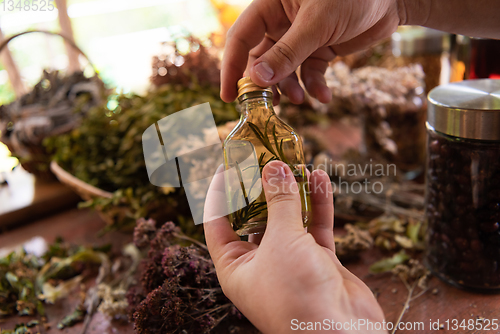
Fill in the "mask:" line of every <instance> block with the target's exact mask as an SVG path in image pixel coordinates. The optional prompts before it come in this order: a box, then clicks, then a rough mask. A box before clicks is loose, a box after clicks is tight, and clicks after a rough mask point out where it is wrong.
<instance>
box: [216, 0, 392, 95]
mask: <svg viewBox="0 0 500 334" xmlns="http://www.w3.org/2000/svg"><path fill="white" fill-rule="evenodd" d="M396 2H397V1H396V0H350V1H337V0H328V1H323V0H320V1H318V0H291V1H280V0H256V1H254V2H252V3H251V4H250V5H249V6H248V8H247V9H246V10H245V11H244V12H243V13H242V14H241V15H240V17H239V18H238V20H237V21H236V23H235V24H234V25H233V27H231V29H230V30H229V32H228V36H227V41H226V51H225V53H224V58H223V61H222V73H221V76H222V89H221V97H222V99H223V100H224V101H226V102H229V101H232V100H234V99H235V98H236V82H237V80H238V79H239V78H241V77H242V75H243V72H244V70H245V68H246V67H247V59H248V58H249V56H250V59H249V62H248V70H249V74H250V76H251V78H252V80H253V81H254V82H255V83H256V84H258V85H260V86H263V87H268V86H271V85H274V84H277V83H278V82H279V83H280V84H279V87H280V89H281V91H282V92H284V93H285V94H286V95H288V96H289V97H290V99H291V101H292V102H294V103H300V102H301V101H302V100H303V98H304V92H303V91H302V88H301V87H300V86H299V84H298V78H297V76H296V75H295V70H296V69H297V67H298V66H299V65H301V64H302V67H301V73H300V75H301V79H302V82H303V83H304V85H305V88H306V89H307V91H308V92H309V94H310V95H311V96H312V97H315V98H317V99H318V100H319V101H321V102H323V103H326V102H328V101H329V100H330V99H331V93H330V91H329V90H328V88H327V87H326V83H325V79H324V76H323V75H324V73H325V70H326V68H327V66H328V62H329V61H331V60H333V59H334V58H335V56H336V55H345V54H348V53H351V52H354V51H358V50H362V49H363V48H366V47H368V46H369V45H370V44H372V43H374V42H375V41H378V40H380V39H382V38H385V37H389V36H390V35H391V34H392V33H393V32H394V31H395V30H396V28H397V26H398V24H399V22H400V20H399V16H398V6H397V4H396Z"/></svg>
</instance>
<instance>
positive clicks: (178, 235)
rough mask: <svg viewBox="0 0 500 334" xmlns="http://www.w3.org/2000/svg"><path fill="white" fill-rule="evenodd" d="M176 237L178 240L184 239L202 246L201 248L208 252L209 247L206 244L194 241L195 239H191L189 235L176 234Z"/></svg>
mask: <svg viewBox="0 0 500 334" xmlns="http://www.w3.org/2000/svg"><path fill="white" fill-rule="evenodd" d="M174 236H175V237H176V238H179V239H183V240H187V241H191V242H192V243H194V244H196V245H198V246H200V247H201V248H203V249H204V250H208V248H207V246H206V245H205V244H204V243H201V242H199V241H198V240H196V239H193V238H190V237H188V236H187V235H184V234H179V233H175V232H174Z"/></svg>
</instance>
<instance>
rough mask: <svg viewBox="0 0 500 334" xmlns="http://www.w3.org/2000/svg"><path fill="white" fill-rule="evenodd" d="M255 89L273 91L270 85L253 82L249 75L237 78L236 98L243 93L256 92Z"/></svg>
mask: <svg viewBox="0 0 500 334" xmlns="http://www.w3.org/2000/svg"><path fill="white" fill-rule="evenodd" d="M256 91H261V92H270V93H272V92H273V90H272V89H271V87H260V86H257V85H256V84H254V83H253V81H252V79H250V77H243V78H241V79H240V80H238V98H239V97H240V96H241V95H243V94H246V93H250V92H256Z"/></svg>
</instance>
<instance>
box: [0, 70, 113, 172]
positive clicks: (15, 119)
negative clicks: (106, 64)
mask: <svg viewBox="0 0 500 334" xmlns="http://www.w3.org/2000/svg"><path fill="white" fill-rule="evenodd" d="M106 95H107V94H106V89H105V87H104V83H103V82H102V81H101V79H100V78H99V77H98V76H93V77H90V78H87V77H86V76H85V75H84V74H83V72H75V73H73V74H71V75H62V74H61V73H59V72H58V71H43V74H42V77H41V79H40V81H39V82H38V83H37V84H36V85H35V86H34V87H33V89H32V90H31V91H30V92H29V93H27V94H25V95H23V96H22V97H20V98H19V99H18V100H16V101H14V102H12V103H11V104H8V105H4V106H0V139H1V140H2V142H4V143H5V144H6V145H7V146H8V147H9V149H10V150H11V151H12V153H13V154H14V155H15V156H16V157H18V158H19V159H20V160H21V163H23V166H24V167H25V168H26V169H27V170H29V171H30V172H33V173H35V174H37V173H38V172H40V173H43V172H46V171H48V163H49V161H50V160H49V155H48V154H47V152H45V150H44V148H43V146H42V141H43V139H44V138H46V137H49V136H55V135H59V134H61V133H66V132H68V131H71V130H72V129H74V128H76V127H77V126H78V125H79V124H80V122H81V119H82V117H84V116H85V115H86V114H87V112H88V111H89V110H90V109H91V108H92V107H95V106H99V105H101V104H102V103H104V102H105V101H106ZM39 175H40V174H39Z"/></svg>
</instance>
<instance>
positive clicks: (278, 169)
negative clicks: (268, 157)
mask: <svg viewBox="0 0 500 334" xmlns="http://www.w3.org/2000/svg"><path fill="white" fill-rule="evenodd" d="M262 185H263V188H264V192H265V194H266V201H267V212H268V213H267V214H268V216H267V227H266V233H268V232H270V233H271V234H274V232H273V231H276V232H277V233H283V232H284V231H291V230H292V231H293V230H297V231H301V232H303V231H304V228H303V225H302V207H301V204H300V195H299V188H298V186H297V182H295V178H294V176H293V173H292V171H291V170H290V168H289V167H288V166H287V165H286V164H285V163H283V162H281V161H272V162H270V163H268V164H267V165H266V166H265V167H264V169H263V171H262Z"/></svg>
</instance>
